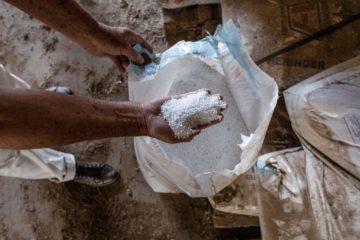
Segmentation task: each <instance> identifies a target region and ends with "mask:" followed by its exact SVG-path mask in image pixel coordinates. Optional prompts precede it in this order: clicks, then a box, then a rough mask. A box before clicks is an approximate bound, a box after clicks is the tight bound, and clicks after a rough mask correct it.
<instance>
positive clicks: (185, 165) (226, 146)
mask: <svg viewBox="0 0 360 240" xmlns="http://www.w3.org/2000/svg"><path fill="white" fill-rule="evenodd" d="M135 49H136V50H137V51H139V52H146V51H145V50H144V49H141V48H140V47H139V46H136V47H135ZM151 57H152V58H153V60H154V62H152V63H150V64H147V65H146V66H144V67H143V68H142V67H139V66H136V65H130V67H129V95H130V99H131V100H132V101H146V100H152V99H154V98H158V97H163V96H168V95H174V94H181V93H185V92H189V91H193V90H197V89H200V88H209V89H211V90H212V91H213V92H214V93H219V94H222V95H223V96H224V99H225V101H227V102H228V104H229V108H228V109H227V110H226V111H225V113H224V121H223V122H222V123H220V124H218V125H216V126H213V127H210V128H208V129H205V130H203V131H202V133H201V134H200V135H199V136H197V137H196V138H195V139H194V140H193V141H192V142H190V143H181V144H175V145H170V144H166V143H164V142H161V141H158V140H156V139H153V138H150V137H136V138H135V151H136V156H137V160H138V162H139V166H140V169H141V171H142V173H143V175H144V177H145V179H146V181H147V182H148V184H149V185H150V186H151V187H152V188H153V190H154V191H156V192H172V193H176V192H184V193H186V194H188V195H189V196H192V197H208V196H212V195H214V194H216V193H217V192H219V191H220V190H221V189H223V188H224V187H226V186H227V185H229V184H230V183H231V182H233V181H234V180H235V179H236V178H237V177H238V176H239V175H240V174H243V173H245V172H246V171H247V170H249V169H250V168H251V167H252V166H253V165H254V163H255V161H256V158H257V155H258V153H259V150H260V149H261V146H262V143H263V140H264V137H265V133H266V131H267V128H268V125H269V121H270V118H271V115H272V113H273V111H274V108H275V105H276V101H277V98H278V87H277V85H276V83H275V81H274V80H273V79H272V78H270V77H269V76H268V75H267V74H265V73H264V72H263V71H261V70H260V69H259V68H258V67H257V66H256V65H255V64H254V62H253V61H252V59H251V58H250V56H249V55H248V53H247V52H246V49H245V46H244V45H243V43H242V40H241V37H240V35H239V33H238V31H237V28H236V27H235V25H234V24H233V23H232V22H228V23H227V24H225V25H224V27H219V28H218V30H217V32H216V34H215V36H208V37H206V38H204V39H202V40H200V41H198V42H184V41H181V42H179V43H177V44H176V45H174V46H173V47H171V48H170V49H168V50H167V51H165V52H163V53H162V54H158V55H156V56H154V55H152V56H151ZM156 58H157V59H156ZM157 60H159V63H158V64H157V63H155V62H157Z"/></svg>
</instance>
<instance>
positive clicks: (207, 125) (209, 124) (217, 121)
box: [197, 113, 224, 130]
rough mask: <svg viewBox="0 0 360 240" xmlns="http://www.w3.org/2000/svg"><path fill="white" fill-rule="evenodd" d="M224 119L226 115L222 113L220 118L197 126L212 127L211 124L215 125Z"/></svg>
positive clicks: (202, 127) (201, 127)
mask: <svg viewBox="0 0 360 240" xmlns="http://www.w3.org/2000/svg"><path fill="white" fill-rule="evenodd" d="M223 119H224V115H222V114H221V113H220V114H219V118H218V119H216V120H214V121H212V122H211V123H208V124H204V125H200V126H198V127H197V129H199V130H203V129H205V128H208V127H211V126H213V125H215V124H218V123H221V122H222V120H223Z"/></svg>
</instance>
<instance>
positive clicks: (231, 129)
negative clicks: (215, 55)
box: [157, 57, 249, 175]
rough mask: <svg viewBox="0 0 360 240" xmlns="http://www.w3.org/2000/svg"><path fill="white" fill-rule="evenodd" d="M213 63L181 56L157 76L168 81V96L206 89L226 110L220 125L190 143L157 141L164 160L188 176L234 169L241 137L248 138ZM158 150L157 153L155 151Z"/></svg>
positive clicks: (224, 80) (228, 92)
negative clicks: (216, 96)
mask: <svg viewBox="0 0 360 240" xmlns="http://www.w3.org/2000/svg"><path fill="white" fill-rule="evenodd" d="M215 69H220V70H219V71H220V72H221V65H220V64H217V63H213V62H211V63H205V62H203V61H202V60H200V59H197V58H194V57H184V58H181V59H177V60H174V61H173V62H171V63H169V64H167V65H166V66H165V67H164V68H163V69H162V70H160V72H159V73H158V75H157V77H158V80H159V81H161V82H162V83H163V84H164V85H166V84H167V83H169V82H171V85H170V86H164V85H163V86H164V87H166V88H169V92H168V95H169V96H172V95H178V94H184V93H188V92H191V91H196V90H198V89H203V88H207V89H210V90H211V92H213V93H218V94H220V95H221V96H223V97H224V100H225V101H226V103H227V104H228V108H227V109H226V111H224V113H223V115H224V119H223V121H222V122H221V123H219V124H216V125H214V126H211V127H209V128H206V129H203V130H202V131H201V133H200V134H199V135H198V136H196V137H195V138H194V140H192V141H191V142H186V143H179V144H168V143H165V142H162V141H158V144H159V146H158V150H159V149H162V150H161V151H162V152H163V154H164V155H165V156H166V158H169V159H171V160H172V161H174V162H176V163H178V164H179V165H181V166H183V167H184V168H186V169H188V170H189V171H190V172H191V173H192V174H194V175H196V174H200V173H204V172H215V171H223V170H224V169H234V166H235V165H236V164H238V163H239V162H240V154H241V149H240V147H239V146H238V144H239V143H241V142H242V140H241V134H244V135H247V136H248V135H249V131H248V129H247V127H246V125H245V123H244V120H243V119H242V116H241V114H240V112H239V108H238V106H237V104H236V102H235V100H234V98H233V96H232V94H231V92H230V89H229V88H228V86H227V82H226V81H227V80H226V79H225V76H224V74H222V73H220V72H219V71H217V70H215ZM159 151H160V150H159Z"/></svg>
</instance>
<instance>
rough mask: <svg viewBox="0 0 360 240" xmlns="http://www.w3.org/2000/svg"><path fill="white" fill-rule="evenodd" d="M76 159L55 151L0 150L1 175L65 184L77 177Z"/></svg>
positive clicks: (44, 149)
mask: <svg viewBox="0 0 360 240" xmlns="http://www.w3.org/2000/svg"><path fill="white" fill-rule="evenodd" d="M75 169H76V166H75V158H74V156H73V155H72V154H67V153H63V152H59V151H55V150H53V149H48V148H42V149H30V150H5V149H1V150H0V175H1V176H7V177H17V178H23V179H53V180H55V181H57V182H65V181H69V180H72V179H74V177H75Z"/></svg>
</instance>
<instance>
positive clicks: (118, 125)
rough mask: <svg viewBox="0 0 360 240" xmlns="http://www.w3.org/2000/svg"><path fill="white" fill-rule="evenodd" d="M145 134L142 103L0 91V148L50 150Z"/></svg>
mask: <svg viewBox="0 0 360 240" xmlns="http://www.w3.org/2000/svg"><path fill="white" fill-rule="evenodd" d="M146 134H147V129H146V124H145V120H144V116H143V113H142V110H141V106H140V104H139V103H130V102H120V103H119V102H107V101H101V100H95V99H91V98H87V97H77V96H68V95H64V94H59V93H50V92H46V91H38V90H22V89H12V88H0V148H11V149H23V148H40V147H51V146H59V145H64V144H69V143H74V142H80V141H85V140H91V139H99V138H108V137H120V136H139V135H146Z"/></svg>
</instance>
